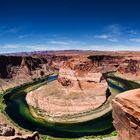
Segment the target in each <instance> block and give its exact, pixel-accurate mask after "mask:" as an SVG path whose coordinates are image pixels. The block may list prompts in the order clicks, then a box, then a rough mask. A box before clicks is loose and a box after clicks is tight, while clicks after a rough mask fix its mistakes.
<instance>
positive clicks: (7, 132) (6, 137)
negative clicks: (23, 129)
mask: <svg viewBox="0 0 140 140" xmlns="http://www.w3.org/2000/svg"><path fill="white" fill-rule="evenodd" d="M0 140H39V134H38V132H34V133H33V134H24V135H22V134H21V133H19V132H16V130H15V129H14V128H12V127H10V126H8V125H7V124H0Z"/></svg>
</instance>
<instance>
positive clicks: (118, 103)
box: [112, 89, 140, 140]
mask: <svg viewBox="0 0 140 140" xmlns="http://www.w3.org/2000/svg"><path fill="white" fill-rule="evenodd" d="M112 106H113V118H114V121H113V123H114V126H115V128H116V130H117V132H118V140H140V89H135V90H130V91H126V92H124V93H121V94H119V95H117V96H116V98H115V99H114V100H113V102H112Z"/></svg>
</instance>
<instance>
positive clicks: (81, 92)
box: [26, 58, 107, 121]
mask: <svg viewBox="0 0 140 140" xmlns="http://www.w3.org/2000/svg"><path fill="white" fill-rule="evenodd" d="M106 90H107V82H106V81H105V80H104V79H102V73H100V72H98V71H96V67H95V66H94V65H93V63H92V62H91V60H89V59H87V58H83V59H82V60H80V59H78V58H77V59H70V60H69V61H67V63H65V64H64V65H63V66H62V67H61V68H60V70H59V77H58V81H54V82H51V83H50V84H48V85H45V86H42V87H40V88H38V89H37V90H35V91H31V92H30V93H28V94H27V96H26V100H27V103H28V104H29V105H31V106H34V107H35V108H36V107H37V108H40V109H42V110H44V111H46V112H47V115H48V116H50V117H51V118H52V119H53V120H56V121H63V119H62V118H63V116H65V119H66V118H70V116H71V115H76V114H77V115H79V114H80V113H82V114H83V113H84V112H89V111H92V110H94V109H96V108H97V107H99V106H101V105H102V104H103V103H104V102H105V101H106ZM58 118H59V119H58ZM68 120H69V119H68ZM68 120H67V121H68ZM81 121H82V120H81Z"/></svg>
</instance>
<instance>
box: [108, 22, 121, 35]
mask: <svg viewBox="0 0 140 140" xmlns="http://www.w3.org/2000/svg"><path fill="white" fill-rule="evenodd" d="M121 30H122V27H121V26H120V25H119V24H111V25H108V26H107V27H105V31H107V32H109V33H110V34H115V35H120V34H121V32H122V31H121Z"/></svg>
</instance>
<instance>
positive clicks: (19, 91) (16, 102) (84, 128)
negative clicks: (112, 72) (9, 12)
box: [5, 77, 138, 139]
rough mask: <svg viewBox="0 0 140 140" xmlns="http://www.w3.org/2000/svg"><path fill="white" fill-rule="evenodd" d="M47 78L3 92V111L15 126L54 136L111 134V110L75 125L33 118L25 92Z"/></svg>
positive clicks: (38, 85)
mask: <svg viewBox="0 0 140 140" xmlns="http://www.w3.org/2000/svg"><path fill="white" fill-rule="evenodd" d="M110 79H111V77H110ZM47 80H48V79H47ZM47 80H46V81H36V83H28V84H25V85H22V86H19V87H17V88H14V89H11V90H8V91H7V92H6V93H5V95H6V96H5V97H6V98H5V102H6V105H7V107H9V108H6V110H5V111H6V113H7V114H8V115H9V116H10V119H12V120H13V121H14V122H16V124H17V126H20V127H23V128H25V129H28V130H31V131H36V130H38V131H39V132H40V133H42V134H46V135H51V136H54V134H55V136H57V137H62V136H63V137H71V136H74V137H80V136H83V135H101V134H102V135H103V134H104V135H105V134H106V133H108V134H109V135H112V133H110V132H111V131H112V130H113V129H112V128H113V125H112V117H111V112H110V113H108V115H104V116H102V117H99V118H97V119H95V120H94V119H93V120H91V121H88V122H82V123H78V124H76V125H72V124H70V125H66V124H61V123H49V122H48V121H47V120H44V119H42V118H38V117H37V118H34V117H33V116H32V114H31V112H30V110H29V107H28V105H27V103H26V101H25V97H26V94H27V93H28V92H29V91H31V90H34V89H36V88H38V87H40V86H42V85H43V82H44V84H45V82H48V81H47ZM52 80H54V79H52ZM115 80H116V79H115ZM120 80H121V79H120ZM110 82H112V84H116V83H118V81H117V82H116V83H115V82H113V81H111V80H110ZM125 82H126V81H125ZM127 82H128V81H127ZM123 84H124V83H121V85H123ZM130 85H131V84H130ZM132 85H133V84H132ZM117 86H118V85H117ZM133 86H134V85H133ZM133 86H132V87H133ZM137 86H138V85H137ZM132 87H131V88H132ZM113 88H114V87H113ZM133 88H134V87H133ZM117 92H118V93H119V92H121V91H119V90H118V91H117ZM9 103H10V104H9ZM9 105H10V106H9ZM12 105H13V106H12ZM13 112H17V113H16V114H13ZM15 115H16V116H15ZM21 118H22V119H21ZM103 124H104V125H103ZM44 137H49V136H44ZM51 138H52V137H50V139H51Z"/></svg>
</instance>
